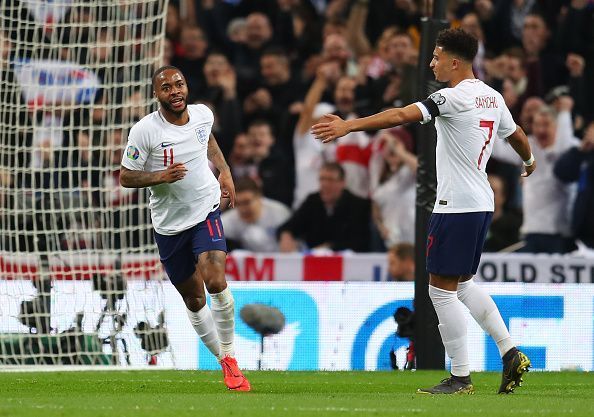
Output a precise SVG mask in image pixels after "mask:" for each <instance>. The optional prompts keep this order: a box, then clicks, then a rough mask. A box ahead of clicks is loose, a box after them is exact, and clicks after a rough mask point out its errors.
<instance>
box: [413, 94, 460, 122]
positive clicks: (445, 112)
mask: <svg viewBox="0 0 594 417" xmlns="http://www.w3.org/2000/svg"><path fill="white" fill-rule="evenodd" d="M415 104H416V105H417V107H419V109H420V110H421V113H422V114H423V121H422V122H421V123H427V122H429V121H430V120H431V119H434V118H436V117H437V116H443V117H448V116H451V115H453V114H455V113H457V112H458V111H459V110H460V109H461V108H462V105H461V103H460V100H457V97H456V92H455V90H454V89H453V88H442V89H441V90H438V91H436V92H435V93H433V94H431V95H430V96H429V97H427V99H426V100H423V101H420V102H418V103H415ZM421 106H422V107H421Z"/></svg>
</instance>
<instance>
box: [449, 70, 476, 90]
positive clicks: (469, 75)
mask: <svg viewBox="0 0 594 417" xmlns="http://www.w3.org/2000/svg"><path fill="white" fill-rule="evenodd" d="M475 78H476V77H475V76H474V73H473V72H472V68H470V69H469V70H468V71H464V72H461V73H459V74H453V75H452V78H451V79H450V81H449V82H448V85H449V86H450V87H451V88H454V87H455V86H457V85H458V84H460V83H461V82H462V81H464V80H474V79H475Z"/></svg>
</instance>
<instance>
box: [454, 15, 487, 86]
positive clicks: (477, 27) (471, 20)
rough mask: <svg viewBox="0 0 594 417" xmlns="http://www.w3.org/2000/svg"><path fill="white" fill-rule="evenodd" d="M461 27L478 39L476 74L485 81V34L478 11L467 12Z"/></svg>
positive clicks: (475, 59)
mask: <svg viewBox="0 0 594 417" xmlns="http://www.w3.org/2000/svg"><path fill="white" fill-rule="evenodd" d="M460 27H461V28H462V29H463V30H464V31H465V32H468V33H470V34H471V35H472V36H474V37H475V38H476V39H477V40H478V51H477V53H476V56H475V57H474V61H472V69H473V71H474V75H475V76H476V77H477V78H478V79H480V80H483V81H485V75H486V74H485V34H484V32H483V29H482V27H481V22H480V20H479V17H478V15H477V14H476V13H472V12H471V13H467V14H465V15H464V17H463V18H462V20H461V21H460Z"/></svg>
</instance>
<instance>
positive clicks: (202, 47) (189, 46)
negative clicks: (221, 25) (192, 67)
mask: <svg viewBox="0 0 594 417" xmlns="http://www.w3.org/2000/svg"><path fill="white" fill-rule="evenodd" d="M180 44H181V47H182V49H183V50H184V52H185V57H186V58H188V59H199V58H202V57H204V55H205V54H206V50H207V49H208V42H207V41H206V36H204V32H202V29H200V28H199V27H197V26H186V27H184V28H183V29H182V32H181V37H180Z"/></svg>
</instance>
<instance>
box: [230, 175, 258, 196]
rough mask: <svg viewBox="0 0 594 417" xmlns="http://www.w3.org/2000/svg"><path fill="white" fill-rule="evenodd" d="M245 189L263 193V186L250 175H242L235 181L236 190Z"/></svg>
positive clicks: (237, 191) (242, 190) (241, 190)
mask: <svg viewBox="0 0 594 417" xmlns="http://www.w3.org/2000/svg"><path fill="white" fill-rule="evenodd" d="M244 191H251V192H253V193H254V194H258V195H262V187H260V185H258V183H257V182H256V181H254V180H253V179H252V178H250V177H241V178H240V179H238V180H237V181H236V182H235V192H236V193H242V192H244Z"/></svg>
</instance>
